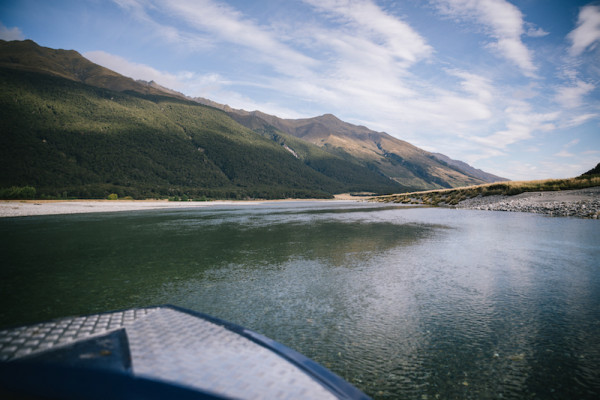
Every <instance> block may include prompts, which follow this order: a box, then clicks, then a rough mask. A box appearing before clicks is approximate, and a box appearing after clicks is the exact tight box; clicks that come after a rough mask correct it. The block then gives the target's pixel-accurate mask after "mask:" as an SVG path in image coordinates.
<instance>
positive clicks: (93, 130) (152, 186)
mask: <svg viewBox="0 0 600 400" xmlns="http://www.w3.org/2000/svg"><path fill="white" fill-rule="evenodd" d="M82 71H85V72H82ZM89 83H93V84H94V85H90V84H89ZM0 84H1V85H2V88H3V90H2V92H1V93H0V113H1V114H0V117H1V118H0V130H1V131H0V132H1V135H0V171H1V172H2V173H1V174H0V188H2V187H4V188H7V187H11V186H34V187H35V188H36V189H37V193H38V196H64V195H65V193H66V195H67V196H71V197H105V196H106V195H107V194H108V193H112V192H114V193H117V194H118V195H119V196H132V197H136V198H141V197H157V196H182V195H187V196H190V197H201V196H207V197H218V198H245V197H259V198H282V197H330V196H331V195H332V194H334V193H341V192H348V191H369V192H376V193H391V192H397V191H400V190H401V189H402V187H401V186H400V185H398V184H397V183H395V182H394V181H391V180H390V179H388V178H387V177H385V176H383V175H382V174H380V173H379V172H377V171H372V170H369V169H368V168H365V167H364V166H362V165H359V164H356V163H350V162H347V161H345V160H343V159H341V158H340V157H337V156H334V155H332V154H329V153H327V152H324V151H322V150H321V149H320V148H318V147H317V146H314V145H312V144H310V143H307V142H304V141H302V140H299V139H297V138H294V137H291V136H289V135H286V134H284V133H279V134H271V133H269V132H266V131H265V132H262V133H256V132H254V131H252V130H250V129H248V128H245V127H243V126H242V125H240V124H239V123H237V122H236V121H234V120H232V119H231V118H230V117H228V116H227V115H226V114H225V113H224V112H222V111H220V110H217V109H215V108H213V107H206V106H203V105H200V104H198V103H197V102H193V101H190V100H187V99H184V98H182V97H180V96H179V95H178V94H173V92H171V91H169V90H166V89H164V88H161V87H159V86H157V85H154V84H152V83H150V84H147V83H140V82H136V81H133V80H132V79H130V78H126V77H124V76H122V75H119V74H116V73H114V72H112V71H110V70H107V69H105V68H103V67H100V66H97V65H95V64H93V63H91V62H89V61H88V60H85V59H84V58H83V57H81V56H80V55H79V54H78V53H76V52H73V51H64V50H53V49H47V48H43V47H40V46H37V45H36V44H35V43H33V42H31V41H25V42H2V41H0ZM117 90H118V91H117ZM292 147H293V148H294V149H295V150H293V149H292Z"/></svg>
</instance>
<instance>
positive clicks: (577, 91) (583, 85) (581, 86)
mask: <svg viewBox="0 0 600 400" xmlns="http://www.w3.org/2000/svg"><path fill="white" fill-rule="evenodd" d="M595 88H596V87H595V86H594V85H592V84H591V83H587V82H583V81H581V80H577V82H576V84H575V86H563V87H560V88H558V89H557V90H556V95H555V97H554V99H555V100H556V101H557V102H558V103H560V104H562V105H563V107H566V108H576V107H579V106H581V104H582V103H583V97H584V96H585V95H587V94H588V93H590V92H591V91H593V90H594V89H595Z"/></svg>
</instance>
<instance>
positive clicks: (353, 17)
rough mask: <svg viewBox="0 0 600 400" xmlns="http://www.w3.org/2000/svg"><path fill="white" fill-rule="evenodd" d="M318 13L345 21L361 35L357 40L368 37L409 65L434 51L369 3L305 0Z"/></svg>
mask: <svg viewBox="0 0 600 400" xmlns="http://www.w3.org/2000/svg"><path fill="white" fill-rule="evenodd" d="M304 2H305V3H307V4H310V5H312V6H313V7H314V8H315V9H317V10H319V11H322V12H325V13H327V14H329V15H332V16H333V17H334V18H342V19H343V20H344V22H346V23H348V24H350V25H352V26H353V27H354V28H356V29H358V30H359V31H360V32H361V35H357V32H354V35H353V36H354V37H355V38H356V37H357V36H363V37H369V38H370V39H371V40H372V41H373V42H374V43H382V44H381V46H382V47H383V48H385V49H386V50H387V51H388V52H389V54H390V55H391V56H393V57H395V58H398V59H401V60H403V61H405V62H406V63H407V64H408V65H410V64H413V63H415V62H417V61H419V60H421V59H423V58H426V57H428V56H429V55H430V54H431V53H432V51H433V49H432V48H431V46H429V45H428V44H427V43H426V41H425V39H424V38H423V37H421V35H419V34H418V33H417V32H416V31H415V30H414V29H412V28H411V27H410V25H409V24H407V23H406V22H404V21H401V20H399V19H398V18H396V17H394V16H392V15H390V14H388V13H386V12H385V11H383V10H382V9H381V8H380V7H378V6H377V5H376V4H374V3H373V2H372V1H370V0H304Z"/></svg>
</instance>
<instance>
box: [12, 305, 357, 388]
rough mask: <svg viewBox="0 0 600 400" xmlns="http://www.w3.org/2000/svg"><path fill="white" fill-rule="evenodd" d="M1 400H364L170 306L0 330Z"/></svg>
mask: <svg viewBox="0 0 600 400" xmlns="http://www.w3.org/2000/svg"><path fill="white" fill-rule="evenodd" d="M0 396H2V397H7V396H9V397H8V398H22V397H21V396H25V398H48V397H50V398H73V399H75V398H77V399H81V398H84V399H104V398H114V399H158V398H178V399H231V398H239V399H258V398H265V399H271V398H273V399H275V398H285V399H294V398H298V399H300V398H302V399H308V398H318V399H326V398H332V399H369V397H368V396H366V395H365V394H364V393H363V392H361V391H360V390H358V389H357V388H355V387H354V386H352V385H351V384H350V383H348V382H347V381H345V380H344V379H342V378H340V377H339V376H337V375H336V374H334V373H333V372H331V371H330V370H328V369H327V368H325V367H323V366H321V365H320V364H318V363H317V362H315V361H313V360H311V359H310V358H308V357H306V356H304V355H302V354H300V353H298V352H297V351H295V350H292V349H290V348H289V347H287V346H285V345H283V344H281V343H279V342H277V341H275V340H272V339H270V338H268V337H266V336H264V335H261V334H259V333H257V332H254V331H252V330H250V329H246V328H244V327H242V326H239V325H236V324H233V323H231V322H228V321H225V320H221V319H219V318H215V317H213V316H210V315H207V314H204V313H200V312H197V311H193V310H188V309H184V308H181V307H177V306H173V305H162V306H155V307H144V308H133V309H127V310H120V311H112V312H105V313H100V314H92V315H84V316H77V317H69V318H59V319H56V320H52V321H47V322H43V323H38V324H33V325H28V326H23V327H15V328H9V329H3V330H0ZM10 396H12V397H10ZM31 396H33V397H31Z"/></svg>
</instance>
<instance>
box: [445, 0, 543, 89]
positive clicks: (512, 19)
mask: <svg viewBox="0 0 600 400" xmlns="http://www.w3.org/2000/svg"><path fill="white" fill-rule="evenodd" d="M434 3H436V4H437V6H438V10H439V11H440V12H441V13H442V14H445V15H448V16H452V17H456V18H459V19H469V20H475V21H476V22H477V23H479V24H481V25H483V26H484V27H485V28H486V31H487V33H488V34H489V35H490V36H491V37H493V38H494V39H495V40H496V41H495V42H494V43H491V44H490V45H489V47H490V48H492V49H495V50H497V51H498V52H499V53H500V54H501V55H502V56H503V57H505V58H506V59H508V60H510V61H511V62H513V63H514V64H515V65H517V66H518V67H519V68H520V69H521V71H522V72H523V73H524V74H525V75H526V76H530V77H533V76H535V71H536V70H537V67H536V66H535V65H534V63H533V60H532V59H533V56H532V54H531V52H530V50H529V49H528V48H527V47H526V46H525V44H524V43H523V42H522V41H521V36H522V35H523V34H525V30H524V24H525V23H524V21H523V14H522V13H521V11H520V10H519V9H518V8H517V7H516V6H514V5H513V4H511V3H509V2H508V1H505V0H434ZM528 33H529V34H530V36H532V35H531V29H530V31H529V32H528ZM542 33H543V30H541V31H540V30H537V31H534V35H533V36H536V34H537V36H541V35H542Z"/></svg>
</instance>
